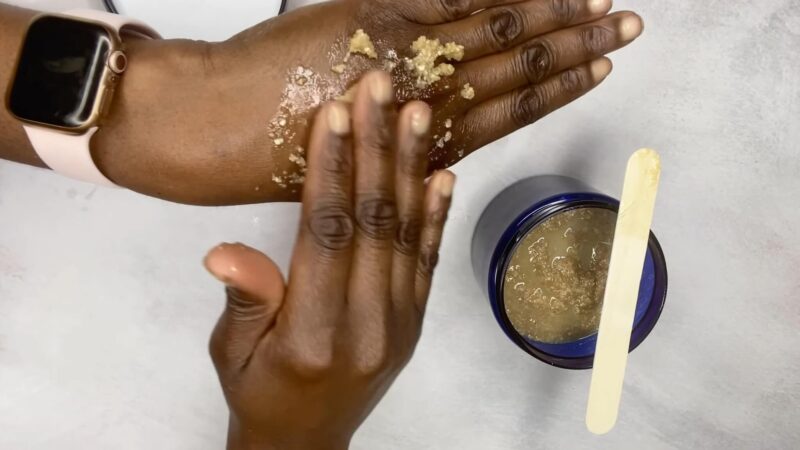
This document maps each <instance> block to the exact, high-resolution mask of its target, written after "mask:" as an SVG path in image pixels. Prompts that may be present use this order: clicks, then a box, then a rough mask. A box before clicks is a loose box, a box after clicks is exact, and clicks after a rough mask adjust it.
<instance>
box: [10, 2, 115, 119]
mask: <svg viewBox="0 0 800 450" xmlns="http://www.w3.org/2000/svg"><path fill="white" fill-rule="evenodd" d="M110 49H111V40H110V36H109V33H108V31H107V30H106V29H105V28H103V27H101V26H99V25H93V24H88V23H84V22H77V21H74V20H70V19H65V18H61V17H53V16H44V17H42V18H40V19H38V20H36V21H34V22H33V24H31V26H30V28H29V30H28V35H27V37H26V39H25V44H24V45H23V48H22V54H21V55H20V60H19V65H18V67H17V74H16V77H15V79H14V85H13V87H12V88H11V92H10V94H9V107H10V109H11V112H12V113H13V114H14V115H16V116H17V117H19V118H21V119H25V120H30V121H34V122H40V123H45V124H49V125H55V126H58V127H64V128H78V127H80V126H81V125H83V124H85V123H86V122H87V121H88V120H89V119H90V118H91V116H92V111H93V110H94V105H95V101H96V99H97V92H98V88H99V87H100V84H101V83H102V81H103V76H104V71H105V65H106V61H107V59H108V54H109V52H110Z"/></svg>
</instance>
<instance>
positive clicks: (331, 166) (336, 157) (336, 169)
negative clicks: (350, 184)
mask: <svg viewBox="0 0 800 450" xmlns="http://www.w3.org/2000/svg"><path fill="white" fill-rule="evenodd" d="M332 145H337V146H338V147H336V148H332V149H330V150H332V151H328V152H326V153H327V154H326V155H325V157H324V158H322V160H323V162H322V164H321V166H322V170H323V171H324V172H325V174H327V175H330V176H334V177H337V178H341V177H344V176H346V175H347V174H348V173H350V172H351V170H352V161H351V160H350V158H349V157H348V156H347V153H345V152H344V151H343V150H344V149H343V147H342V143H341V142H338V141H337V142H333V143H332Z"/></svg>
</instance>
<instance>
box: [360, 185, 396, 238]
mask: <svg viewBox="0 0 800 450" xmlns="http://www.w3.org/2000/svg"><path fill="white" fill-rule="evenodd" d="M364 197H365V199H364V200H362V201H360V202H358V204H357V206H356V220H357V223H358V226H359V228H360V229H361V230H362V231H363V232H364V234H365V235H367V236H368V237H371V238H374V239H387V238H389V237H391V236H392V233H394V230H395V227H396V226H397V205H396V204H395V202H394V200H391V199H390V197H389V196H388V195H386V194H372V195H366V196H364Z"/></svg>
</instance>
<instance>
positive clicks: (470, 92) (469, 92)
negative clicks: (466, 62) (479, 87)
mask: <svg viewBox="0 0 800 450" xmlns="http://www.w3.org/2000/svg"><path fill="white" fill-rule="evenodd" d="M461 97H462V98H465V99H467V100H472V99H473V98H475V89H474V88H473V87H472V86H470V85H469V83H467V84H465V85H464V87H463V88H462V89H461Z"/></svg>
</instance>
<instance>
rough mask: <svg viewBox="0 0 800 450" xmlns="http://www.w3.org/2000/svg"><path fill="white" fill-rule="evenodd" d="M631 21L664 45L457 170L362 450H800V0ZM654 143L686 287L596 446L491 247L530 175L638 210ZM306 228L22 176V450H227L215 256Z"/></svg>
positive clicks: (16, 395) (270, 243) (631, 370)
mask: <svg viewBox="0 0 800 450" xmlns="http://www.w3.org/2000/svg"><path fill="white" fill-rule="evenodd" d="M164 3H165V4H168V3H169V2H167V1H165V2H164ZM616 3H617V4H616V8H617V9H622V8H636V9H637V10H638V11H639V12H641V14H642V16H643V17H644V19H645V22H646V24H647V26H646V30H645V33H644V35H643V36H642V38H641V39H640V40H639V41H638V42H636V43H635V44H634V45H633V46H631V47H630V48H626V49H624V50H622V51H620V52H618V53H616V54H614V55H613V56H612V59H613V60H614V63H615V70H614V73H612V75H611V77H610V78H609V79H608V80H607V81H606V82H605V83H603V85H602V86H601V87H599V88H598V89H597V90H596V91H595V92H593V93H592V94H591V95H589V96H588V97H586V98H585V99H582V100H580V101H578V102H577V103H575V104H574V105H571V106H569V107H568V108H566V109H564V110H562V111H559V112H557V113H555V114H553V115H552V116H551V117H548V118H546V119H544V120H542V121H541V122H539V123H538V124H536V125H535V126H532V127H529V128H528V129H526V130H524V131H521V132H518V133H516V134H514V135H513V136H511V137H509V138H506V139H503V140H501V141H500V142H497V143H495V144H493V145H491V146H489V147H487V148H485V149H483V150H481V151H480V152H479V153H477V154H475V155H474V156H470V157H469V158H468V159H467V160H466V161H464V162H462V163H460V164H459V165H458V166H456V168H455V170H456V172H457V174H458V176H459V184H458V185H457V192H456V200H455V204H454V206H453V212H452V214H451V217H452V218H451V220H450V223H449V224H448V228H447V235H446V239H445V242H444V248H443V251H442V258H441V265H440V269H439V271H438V274H437V279H436V285H435V288H434V291H433V296H432V299H431V301H430V307H429V310H428V316H427V320H426V325H425V332H424V335H423V338H422V340H421V342H420V344H419V348H418V350H417V353H416V356H415V358H414V359H413V361H412V362H411V364H410V365H409V366H408V368H407V369H406V370H405V371H404V372H403V374H402V375H401V376H400V378H399V379H398V381H397V383H396V384H395V385H394V386H393V387H392V389H391V390H390V392H389V393H388V395H387V396H386V398H385V399H384V400H383V401H382V402H381V404H380V405H379V407H378V408H377V409H376V410H375V412H374V414H372V416H371V417H370V418H369V419H368V421H367V422H366V424H365V425H364V426H363V428H362V429H361V430H360V431H359V432H358V433H357V435H356V438H355V441H354V443H353V448H355V449H480V450H484V449H526V450H529V449H535V448H542V449H555V448H564V449H588V448H592V449H594V448H610V449H612V448H613V449H622V448H630V449H648V450H650V449H668V448H675V449H688V448H726V449H755V448H759V449H779V448H781V449H790V448H798V446H800V408H798V402H800V381H798V380H799V378H800V376H799V375H798V371H799V370H800V350H799V349H800V333H799V332H798V327H799V326H800V301H799V300H798V298H797V295H798V291H799V290H800V276H799V275H800V274H799V273H798V270H799V269H800V237H799V236H800V234H798V226H800V209H798V200H797V198H798V195H800V181H798V180H797V178H796V177H797V176H798V174H800V159H798V148H797V146H798V144H797V142H798V141H800V128H798V123H797V122H798V117H800V101H799V100H800V98H799V97H800V74H798V70H800V52H799V51H798V49H800V2H798V1H797V0H782V1H781V0H772V1H757V2H754V1H745V0H735V1H733V0H730V1H721V0H713V1H712V0H709V1H702V2H701V1H696V0H676V1H669V2H667V1H652V2H650V1H648V2H634V1H618V2H616ZM27 4H29V5H32V6H35V7H40V8H54V9H63V8H67V7H73V6H83V5H86V4H90V5H92V6H97V5H99V2H94V1H92V2H89V1H88V0H74V1H67V0H64V1H57V0H50V1H28V2H27ZM295 6H296V3H295ZM641 146H652V147H655V148H657V149H659V150H660V151H661V154H662V157H663V167H664V174H663V177H662V180H663V181H662V190H661V193H660V196H659V200H658V207H657V212H656V217H655V224H654V229H655V231H656V233H657V234H658V236H659V238H660V240H661V242H662V244H663V246H664V249H665V252H666V255H667V259H668V262H669V269H670V291H669V295H668V299H667V306H666V309H665V310H664V315H663V317H662V319H661V321H660V322H659V324H658V326H657V327H656V329H655V330H654V332H653V334H652V335H651V336H650V337H649V338H648V340H647V341H645V343H644V344H643V345H642V346H641V347H640V348H639V349H638V350H636V351H635V352H634V353H633V354H632V355H631V358H630V364H629V366H628V372H627V379H626V385H625V391H624V394H623V398H622V409H621V413H620V419H619V423H618V425H617V427H616V429H615V430H614V431H613V432H612V433H611V434H610V435H607V436H604V437H596V436H593V435H591V434H589V433H588V432H587V431H586V429H585V427H584V424H583V417H584V409H585V406H586V397H587V392H588V384H589V376H590V373H589V372H585V371H584V372H569V371H564V370H559V369H554V368H550V367H547V366H545V365H544V364H542V363H540V362H538V361H536V360H535V359H533V358H531V357H529V356H527V355H526V354H525V353H523V352H522V351H520V350H518V349H517V348H516V347H514V345H513V344H511V343H510V342H509V341H508V340H507V339H506V338H505V337H504V336H503V334H502V333H501V331H500V329H499V328H498V327H497V326H496V324H495V322H494V319H493V318H492V316H491V313H490V310H489V307H488V304H487V301H486V300H485V299H484V298H482V296H481V295H480V293H479V290H478V286H477V283H476V282H475V281H474V280H473V276H472V274H471V270H470V265H469V250H468V249H469V246H470V239H471V234H472V230H473V227H474V225H475V223H476V220H477V219H478V216H479V214H480V213H481V211H482V209H483V207H484V206H485V205H486V203H487V202H488V201H489V200H490V198H491V197H492V196H493V195H494V194H495V193H497V192H498V191H500V190H501V189H502V188H504V187H505V186H507V185H508V184H510V183H512V182H513V181H514V180H517V179H519V178H522V177H526V176H529V175H533V174H545V173H559V174H567V175H572V176H577V177H580V178H582V179H584V180H586V181H588V182H589V183H590V184H592V185H594V186H596V187H598V188H600V189H602V190H604V191H605V192H608V193H610V194H612V195H618V194H619V191H620V189H621V186H620V183H621V179H622V175H623V170H624V166H625V160H626V158H627V156H628V155H629V154H630V153H631V152H632V151H633V150H635V149H636V148H638V147H641ZM296 220H297V206H295V205H266V206H263V205H262V206H248V207H235V208H219V209H211V208H195V207H187V206H180V205H173V204H168V203H165V202H161V201H158V200H154V199H150V198H146V197H143V196H139V195H136V194H134V193H131V192H125V191H114V190H106V189H95V188H93V187H91V186H88V185H85V184H81V183H78V182H72V181H69V180H66V179H63V178H61V177H58V176H55V175H53V174H51V173H48V172H46V171H43V170H38V169H32V168H27V167H23V166H20V165H16V164H11V163H0V448H2V449H21V448H31V449H49V448H66V449H86V448H92V449H94V448H97V449H102V448H113V449H151V448H152V449H213V448H221V447H222V446H223V442H224V436H225V426H226V408H225V404H224V402H223V397H222V395H221V393H220V389H219V388H218V386H217V380H216V378H215V375H214V371H213V369H212V366H211V364H210V362H209V358H208V357H207V355H206V339H207V336H208V334H209V331H210V330H211V327H212V325H213V323H214V322H215V320H216V318H217V314H218V313H219V312H220V309H221V307H222V302H223V299H222V289H221V287H220V285H219V283H217V282H216V281H214V280H213V279H212V278H211V277H210V276H208V275H207V274H206V273H205V272H204V270H203V269H202V267H201V265H200V260H201V258H202V257H203V255H204V253H205V251H206V250H207V249H208V248H209V247H211V246H213V245H215V244H216V243H217V242H219V241H223V240H224V241H242V242H247V243H250V244H252V245H256V246H258V247H260V248H262V249H264V250H265V251H267V252H268V253H269V254H270V255H273V256H274V257H275V258H276V259H277V260H278V261H280V262H281V264H282V265H283V266H284V267H285V266H286V263H287V261H288V257H289V252H290V248H291V245H290V244H291V242H289V241H290V239H287V236H293V235H294V229H295V222H296Z"/></svg>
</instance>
